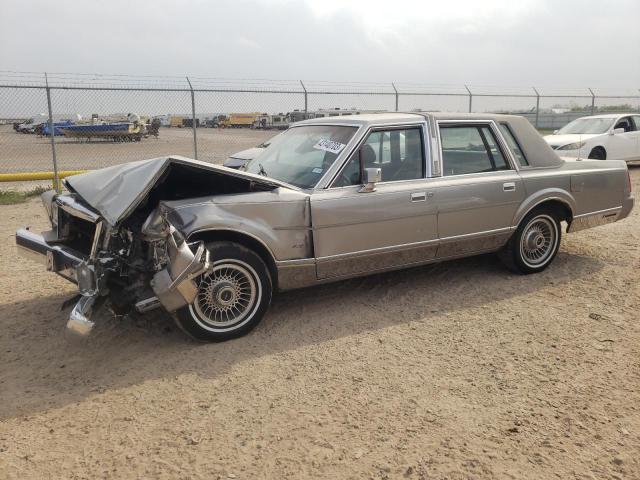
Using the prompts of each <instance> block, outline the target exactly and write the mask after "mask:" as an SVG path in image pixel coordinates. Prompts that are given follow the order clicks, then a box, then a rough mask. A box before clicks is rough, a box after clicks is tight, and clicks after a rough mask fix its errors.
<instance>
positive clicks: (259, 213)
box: [166, 201, 313, 261]
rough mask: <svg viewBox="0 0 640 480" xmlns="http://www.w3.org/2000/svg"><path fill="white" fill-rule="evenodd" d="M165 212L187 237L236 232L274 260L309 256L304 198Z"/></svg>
mask: <svg viewBox="0 0 640 480" xmlns="http://www.w3.org/2000/svg"><path fill="white" fill-rule="evenodd" d="M166 214H167V219H168V220H169V221H170V222H171V224H173V225H174V226H175V227H176V229H178V230H179V231H180V232H181V233H182V234H183V235H184V236H185V237H187V238H191V237H193V236H194V235H197V234H200V233H202V232H210V231H228V232H235V233H238V234H242V235H246V236H249V237H252V238H254V239H255V240H256V241H258V242H260V243H261V244H263V245H264V246H265V247H266V249H267V250H268V251H269V252H270V253H271V255H272V256H273V258H274V260H276V261H280V260H293V259H300V258H309V257H311V256H312V252H313V246H312V237H311V229H310V218H309V213H308V204H307V202H306V201H302V202H277V203H271V204H270V203H266V204H241V203H239V204H234V203H224V204H221V203H214V202H207V203H205V204H199V205H189V206H184V207H181V208H179V209H169V210H167V213H166Z"/></svg>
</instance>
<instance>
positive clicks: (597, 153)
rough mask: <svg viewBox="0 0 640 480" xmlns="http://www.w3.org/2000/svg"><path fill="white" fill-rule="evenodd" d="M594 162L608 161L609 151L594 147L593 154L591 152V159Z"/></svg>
mask: <svg viewBox="0 0 640 480" xmlns="http://www.w3.org/2000/svg"><path fill="white" fill-rule="evenodd" d="M588 158H590V159H592V160H606V159H607V151H606V150H605V149H604V148H602V147H594V148H593V150H591V152H589V157H588Z"/></svg>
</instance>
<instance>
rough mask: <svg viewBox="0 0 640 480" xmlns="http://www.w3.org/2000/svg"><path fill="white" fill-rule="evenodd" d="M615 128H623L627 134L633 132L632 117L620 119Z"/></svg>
mask: <svg viewBox="0 0 640 480" xmlns="http://www.w3.org/2000/svg"><path fill="white" fill-rule="evenodd" d="M613 128H622V129H624V131H625V133H627V132H633V128H632V126H631V117H622V118H621V119H619V120H618V121H617V122H616V124H615V126H614V127H613Z"/></svg>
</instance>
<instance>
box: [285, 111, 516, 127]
mask: <svg viewBox="0 0 640 480" xmlns="http://www.w3.org/2000/svg"><path fill="white" fill-rule="evenodd" d="M426 117H431V118H434V119H435V120H494V121H504V120H508V119H511V118H514V115H503V114H498V113H456V112H408V113H402V112H393V113H390V112H385V113H366V114H360V115H340V116H335V117H321V118H313V119H309V120H303V121H301V122H297V123H296V124H295V125H315V124H326V123H331V124H344V125H384V124H387V123H407V122H419V121H423V120H424V119H425V118H426Z"/></svg>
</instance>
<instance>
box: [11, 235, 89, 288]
mask: <svg viewBox="0 0 640 480" xmlns="http://www.w3.org/2000/svg"><path fill="white" fill-rule="evenodd" d="M45 235H46V233H45ZM16 246H17V247H18V252H19V253H20V254H21V255H22V256H24V257H25V258H28V259H30V260H33V261H36V262H38V263H41V264H43V265H45V266H46V267H47V271H50V272H55V273H57V274H58V275H60V276H61V277H63V278H65V279H66V280H69V281H70V282H73V283H76V284H77V283H78V276H77V273H76V268H77V267H78V266H79V265H80V264H81V263H83V262H85V261H86V260H87V257H86V256H84V255H82V254H81V253H79V252H76V251H75V250H72V249H70V248H67V247H63V246H60V245H55V244H52V243H48V242H47V241H46V239H45V236H43V235H39V234H37V233H33V232H31V231H29V230H27V229H24V228H21V229H20V230H18V231H17V232H16Z"/></svg>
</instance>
